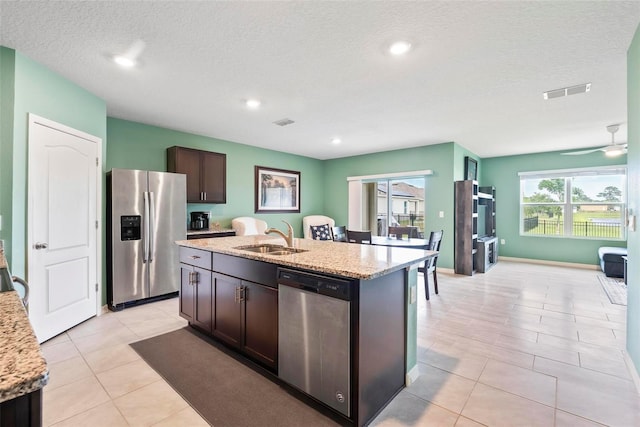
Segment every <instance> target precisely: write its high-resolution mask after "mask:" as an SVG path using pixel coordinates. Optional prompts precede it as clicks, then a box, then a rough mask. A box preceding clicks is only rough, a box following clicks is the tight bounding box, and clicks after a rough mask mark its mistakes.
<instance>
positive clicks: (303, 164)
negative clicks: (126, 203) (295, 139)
mask: <svg viewBox="0 0 640 427" xmlns="http://www.w3.org/2000/svg"><path fill="white" fill-rule="evenodd" d="M107 138H108V140H109V150H108V151H107V161H106V168H107V170H111V169H112V168H123V169H146V170H155V171H166V170H167V167H166V165H167V160H166V159H167V157H166V149H167V148H168V147H172V146H174V145H178V146H182V147H190V148H197V149H202V150H207V151H214V152H218V153H224V154H226V155H227V203H226V204H219V205H216V204H205V203H202V204H201V203H191V204H189V205H188V206H187V211H188V212H191V211H211V213H212V215H213V216H212V221H214V222H219V223H220V225H221V226H223V227H230V226H231V220H232V219H233V218H235V217H238V216H253V217H256V218H260V219H263V220H265V221H267V223H268V224H269V226H270V227H275V228H279V229H281V230H283V231H286V226H285V225H284V224H283V223H282V222H281V220H285V221H288V222H290V223H291V225H292V226H293V227H294V231H295V235H296V236H298V237H299V236H301V235H302V217H303V216H305V215H313V214H322V213H323V212H322V211H323V206H324V193H325V186H324V165H323V162H322V161H321V160H316V159H312V158H309V157H303V156H297V155H293V154H288V153H283V152H278V151H273V150H265V149H262V148H257V147H252V146H249V145H243V144H237V143H233V142H229V141H223V140H220V139H215V138H209V137H205V136H199V135H194V134H190V133H185V132H179V131H174V130H170V129H165V128H160V127H157V126H149V125H144V124H141V123H136V122H129V121H126V120H121V119H115V118H108V119H107ZM254 166H267V167H272V168H277V169H287V170H295V171H300V186H301V192H300V201H301V204H300V205H301V209H300V213H295V214H275V213H274V214H256V213H254V211H255V203H254V200H255V199H254V197H255V194H254V187H255V185H254V183H255V175H254Z"/></svg>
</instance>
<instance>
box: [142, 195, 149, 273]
mask: <svg viewBox="0 0 640 427" xmlns="http://www.w3.org/2000/svg"><path fill="white" fill-rule="evenodd" d="M142 194H143V195H144V214H143V217H142V221H143V223H142V233H143V234H144V239H143V241H142V245H143V255H142V262H143V263H145V262H147V260H148V259H149V232H150V227H149V193H148V192H146V191H145V192H144V193H142Z"/></svg>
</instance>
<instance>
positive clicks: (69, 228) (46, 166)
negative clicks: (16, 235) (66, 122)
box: [27, 114, 102, 342]
mask: <svg viewBox="0 0 640 427" xmlns="http://www.w3.org/2000/svg"><path fill="white" fill-rule="evenodd" d="M101 142H102V141H101V140H100V138H96V137H94V136H91V135H88V134H85V133H83V132H80V131H78V130H75V129H71V128H69V127H66V126H63V125H60V124H58V123H55V122H52V121H50V120H46V119H42V118H40V117H37V116H34V115H32V114H30V115H29V174H28V175H29V197H28V224H29V226H28V231H27V238H28V281H29V286H30V299H29V318H30V320H31V323H32V325H33V328H34V330H35V333H36V336H37V337H38V341H40V342H43V341H45V340H47V339H49V338H51V337H53V336H55V335H58V334H60V333H61V332H64V331H66V330H67V329H69V328H71V327H73V326H74V325H77V324H78V323H80V322H82V321H84V320H86V319H88V318H89V317H92V316H95V315H96V314H97V313H98V307H99V302H98V290H99V286H98V283H99V276H98V274H99V271H100V268H99V260H100V258H99V254H100V249H99V233H98V215H99V213H100V197H98V195H99V194H101V192H100V188H101V179H100V170H101V166H100V164H101V162H100V157H101V154H100V153H101Z"/></svg>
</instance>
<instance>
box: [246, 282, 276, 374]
mask: <svg viewBox="0 0 640 427" xmlns="http://www.w3.org/2000/svg"><path fill="white" fill-rule="evenodd" d="M242 286H243V288H244V291H243V297H244V298H243V299H244V310H243V318H244V334H243V338H244V342H243V345H244V351H245V352H246V353H247V354H249V355H250V356H252V357H253V358H255V359H257V360H259V361H261V362H263V363H264V364H266V365H268V366H270V367H273V368H275V367H277V365H278V360H277V357H278V290H277V289H274V288H269V287H267V286H263V285H259V284H257V283H252V282H246V281H242Z"/></svg>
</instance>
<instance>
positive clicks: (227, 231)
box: [187, 228, 235, 236]
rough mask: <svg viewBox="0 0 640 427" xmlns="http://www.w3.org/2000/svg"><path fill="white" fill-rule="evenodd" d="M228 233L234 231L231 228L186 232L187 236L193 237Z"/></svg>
mask: <svg viewBox="0 0 640 427" xmlns="http://www.w3.org/2000/svg"><path fill="white" fill-rule="evenodd" d="M230 231H235V230H233V229H231V228H229V229H227V230H208V229H207V230H187V236H195V235H198V234H218V233H229V232H230Z"/></svg>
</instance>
